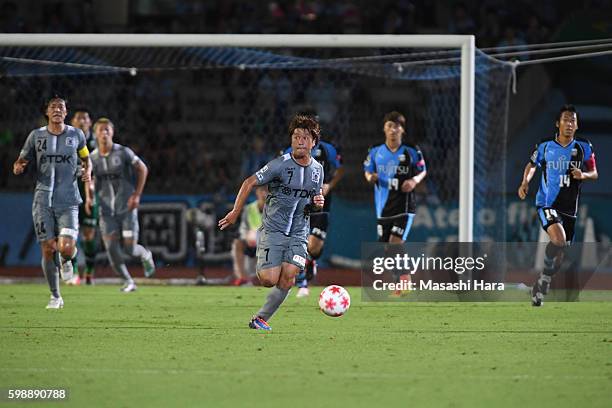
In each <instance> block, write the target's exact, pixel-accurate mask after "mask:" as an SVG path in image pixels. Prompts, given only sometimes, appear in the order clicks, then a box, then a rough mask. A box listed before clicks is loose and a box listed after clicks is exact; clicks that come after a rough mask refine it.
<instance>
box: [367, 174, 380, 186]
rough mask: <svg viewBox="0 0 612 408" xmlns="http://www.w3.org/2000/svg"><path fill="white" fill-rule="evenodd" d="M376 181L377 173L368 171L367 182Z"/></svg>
mask: <svg viewBox="0 0 612 408" xmlns="http://www.w3.org/2000/svg"><path fill="white" fill-rule="evenodd" d="M377 181H378V173H370V179H369V180H368V182H369V183H371V184H375V183H376V182H377Z"/></svg>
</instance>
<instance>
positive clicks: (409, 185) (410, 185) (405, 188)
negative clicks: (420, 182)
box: [402, 178, 417, 193]
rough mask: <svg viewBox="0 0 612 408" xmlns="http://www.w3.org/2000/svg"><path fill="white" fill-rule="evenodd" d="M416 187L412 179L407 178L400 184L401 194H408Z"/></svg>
mask: <svg viewBox="0 0 612 408" xmlns="http://www.w3.org/2000/svg"><path fill="white" fill-rule="evenodd" d="M416 186H417V182H416V181H415V180H414V179H412V178H409V179H408V180H404V182H403V183H402V192H404V193H409V192H411V191H412V190H414V189H415V187H416Z"/></svg>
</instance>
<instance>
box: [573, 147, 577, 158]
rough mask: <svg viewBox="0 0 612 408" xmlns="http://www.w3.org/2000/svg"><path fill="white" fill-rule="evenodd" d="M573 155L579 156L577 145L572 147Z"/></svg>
mask: <svg viewBox="0 0 612 408" xmlns="http://www.w3.org/2000/svg"><path fill="white" fill-rule="evenodd" d="M572 156H578V149H576V148H575V147H574V148H573V149H572Z"/></svg>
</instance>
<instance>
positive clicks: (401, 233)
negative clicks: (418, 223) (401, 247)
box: [389, 214, 414, 296]
mask: <svg viewBox="0 0 612 408" xmlns="http://www.w3.org/2000/svg"><path fill="white" fill-rule="evenodd" d="M413 220H414V214H406V215H405V216H402V217H397V218H395V219H394V220H393V222H392V224H391V229H390V231H389V243H390V244H403V243H404V242H406V239H407V238H408V234H409V233H410V229H411V228H412V221H413ZM393 278H394V280H395V282H398V283H399V282H405V284H406V285H408V282H410V275H409V274H406V273H401V272H400V271H394V272H393ZM405 293H406V292H405V291H403V290H396V291H395V292H394V295H395V296H402V295H403V294H405Z"/></svg>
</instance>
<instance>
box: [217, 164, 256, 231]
mask: <svg viewBox="0 0 612 408" xmlns="http://www.w3.org/2000/svg"><path fill="white" fill-rule="evenodd" d="M257 181H258V180H257V177H256V176H255V175H252V176H250V177H247V178H246V179H245V180H244V181H243V182H242V185H241V186H240V191H238V195H237V196H236V200H235V201H234V208H233V209H232V210H231V211H230V212H228V213H227V215H226V216H225V217H223V218H222V219H221V220H219V224H218V225H219V228H220V229H221V230H224V229H226V228H227V227H229V226H230V225H232V224H234V223H235V222H236V220H237V219H238V217H239V216H240V213H241V212H242V208H243V207H244V203H246V200H247V198H248V197H249V194H251V190H253V187H255V185H256V184H257Z"/></svg>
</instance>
